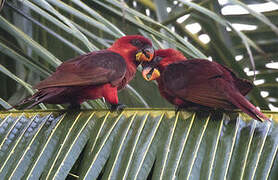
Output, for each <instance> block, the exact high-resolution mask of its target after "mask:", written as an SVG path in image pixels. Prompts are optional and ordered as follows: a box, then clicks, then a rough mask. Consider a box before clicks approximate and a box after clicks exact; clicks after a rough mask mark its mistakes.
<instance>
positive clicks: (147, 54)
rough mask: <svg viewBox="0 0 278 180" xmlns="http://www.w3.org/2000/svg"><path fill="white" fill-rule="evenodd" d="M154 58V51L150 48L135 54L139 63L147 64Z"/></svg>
mask: <svg viewBox="0 0 278 180" xmlns="http://www.w3.org/2000/svg"><path fill="white" fill-rule="evenodd" d="M153 57H154V49H153V48H152V47H151V48H144V49H142V50H141V51H139V52H138V53H137V54H136V61H139V62H144V61H145V62H149V61H151V60H152V59H153Z"/></svg>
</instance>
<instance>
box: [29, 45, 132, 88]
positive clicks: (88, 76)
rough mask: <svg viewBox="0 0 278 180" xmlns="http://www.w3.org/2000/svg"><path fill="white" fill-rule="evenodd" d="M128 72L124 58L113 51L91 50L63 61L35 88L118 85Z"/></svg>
mask: <svg viewBox="0 0 278 180" xmlns="http://www.w3.org/2000/svg"><path fill="white" fill-rule="evenodd" d="M125 73H126V62H125V60H124V58H123V57H122V56H121V55H119V54H117V53H114V52H112V51H109V50H101V51H96V52H91V53H88V54H85V55H82V56H78V57H76V58H74V59H71V60H68V61H66V62H64V63H62V64H61V65H60V66H59V67H58V68H57V69H56V72H54V73H53V74H52V75H51V76H50V77H48V78H47V79H45V80H43V81H41V82H40V83H39V84H38V85H36V86H35V87H34V88H36V89H43V88H48V87H61V86H86V85H99V84H104V83H112V84H113V85H117V84H118V83H119V82H120V81H121V80H122V79H123V77H124V75H125Z"/></svg>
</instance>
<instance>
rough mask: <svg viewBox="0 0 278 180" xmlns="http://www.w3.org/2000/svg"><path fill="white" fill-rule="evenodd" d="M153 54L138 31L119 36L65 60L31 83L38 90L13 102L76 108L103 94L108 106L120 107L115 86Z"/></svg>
mask: <svg viewBox="0 0 278 180" xmlns="http://www.w3.org/2000/svg"><path fill="white" fill-rule="evenodd" d="M153 56H154V49H153V47H152V43H151V41H150V40H149V39H147V38H145V37H143V36H140V35H130V36H124V37H121V38H119V39H118V40H116V41H115V42H114V44H113V45H112V46H111V47H110V48H108V49H105V50H100V51H94V52H90V53H88V54H84V55H81V56H78V57H76V58H73V59H70V60H68V61H65V62H64V63H62V64H61V65H60V66H59V67H57V69H56V72H54V73H53V74H52V75H51V76H49V77H48V78H46V79H45V80H43V81H41V82H40V83H39V84H37V85H36V86H34V88H35V89H38V92H36V93H35V94H34V95H33V96H31V97H29V98H26V99H24V100H23V101H22V102H21V103H19V104H18V105H16V106H20V105H22V104H26V103H31V105H29V106H28V107H27V108H32V107H33V106H35V105H37V104H39V103H42V102H43V103H48V104H64V103H70V108H80V104H81V103H82V102H84V101H86V100H89V99H97V98H101V97H104V98H105V100H106V101H107V102H109V103H110V104H111V109H112V110H118V109H122V108H123V107H124V105H122V104H119V100H118V95H117V92H118V90H120V89H122V88H124V87H125V86H126V85H127V84H128V83H129V81H130V80H132V78H133V77H134V75H135V73H136V69H137V66H138V65H139V64H140V63H141V62H142V61H150V60H151V59H152V58H153Z"/></svg>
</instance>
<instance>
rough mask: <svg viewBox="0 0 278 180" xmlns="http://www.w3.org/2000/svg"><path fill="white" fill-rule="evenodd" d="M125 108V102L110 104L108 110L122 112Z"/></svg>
mask: <svg viewBox="0 0 278 180" xmlns="http://www.w3.org/2000/svg"><path fill="white" fill-rule="evenodd" d="M125 108H126V105H125V104H111V107H110V111H111V112H114V111H120V112H122V111H123V110H124V109H125Z"/></svg>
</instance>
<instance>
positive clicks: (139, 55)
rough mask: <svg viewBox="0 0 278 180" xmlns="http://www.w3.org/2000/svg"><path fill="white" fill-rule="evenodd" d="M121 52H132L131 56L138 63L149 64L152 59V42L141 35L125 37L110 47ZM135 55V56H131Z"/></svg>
mask: <svg viewBox="0 0 278 180" xmlns="http://www.w3.org/2000/svg"><path fill="white" fill-rule="evenodd" d="M111 48H112V49H118V50H120V51H121V52H126V53H127V54H128V52H132V53H131V54H132V56H133V57H134V58H135V61H136V62H138V63H142V62H149V61H151V60H152V59H153V57H154V49H153V47H152V42H151V41H150V40H149V39H148V38H145V37H144V36H141V35H127V36H123V37H121V38H120V39H118V40H116V41H115V43H114V44H113V45H112V47H111ZM133 53H135V54H133ZM134 55H135V56H134Z"/></svg>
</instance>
